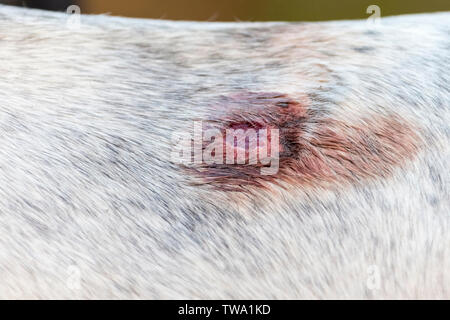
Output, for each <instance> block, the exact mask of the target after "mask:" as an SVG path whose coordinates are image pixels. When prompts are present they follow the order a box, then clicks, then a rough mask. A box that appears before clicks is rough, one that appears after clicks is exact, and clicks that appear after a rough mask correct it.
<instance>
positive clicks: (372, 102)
mask: <svg viewBox="0 0 450 320" xmlns="http://www.w3.org/2000/svg"><path fill="white" fill-rule="evenodd" d="M449 21H450V14H449V13H435V14H423V15H410V16H399V17H388V18H382V19H381V24H380V26H379V27H377V28H373V27H370V26H368V25H367V23H366V21H338V22H325V23H197V22H173V21H157V20H139V19H127V18H114V17H106V16H82V17H81V25H80V28H79V29H76V28H75V29H74V28H68V26H67V16H65V15H63V14H59V13H49V12H44V11H38V10H26V9H18V8H11V7H6V6H0V60H1V61H2V63H1V64H0V96H1V98H2V99H1V101H0V143H1V144H0V146H1V147H0V234H1V237H0V272H1V279H0V298H150V299H154V298H156V299H178V298H188V299H197V298H203V299H215V298H219V299H222V298H234V299H242V298H248V299H253V298H256V299H265V298H277V299H297V298H306V299H310V298H311V299H324V298H338V299H347V298H358V299H359V298H361V299H367V298H369V299H370V298H450V275H449V273H448V272H447V271H448V270H449V269H450V232H449V222H450V216H449V212H450V210H449V209H450V203H449V178H450V176H449V170H448V168H449V165H450V163H449V140H450V131H449V121H450V112H449V104H450V92H449V91H450V87H449V83H450V76H449V74H448V70H449V67H450V62H449V61H450V60H449V54H450V39H449V34H450V22H449ZM261 99H262V100H263V102H261V101H260V100H261ZM277 99H278V100H277ZM279 99H281V101H279ZM249 119H250V120H251V121H250V122H249ZM197 120H202V121H204V122H205V123H206V124H207V123H209V122H214V123H215V124H219V125H222V126H223V127H224V128H226V126H230V127H242V126H244V127H246V126H247V127H248V126H252V125H254V124H255V123H260V122H261V123H263V124H267V125H270V126H277V127H280V141H281V142H282V148H280V170H279V171H278V173H277V174H276V175H271V176H267V177H264V178H262V177H261V176H259V175H257V174H255V172H256V171H255V170H254V169H255V168H252V167H251V166H241V167H239V166H227V165H224V166H209V165H204V164H200V165H197V164H194V165H189V166H184V165H180V164H179V163H174V162H173V161H171V157H170V154H171V148H172V145H173V139H172V137H173V133H174V132H180V131H186V130H189V128H191V127H192V124H193V121H197ZM252 121H253V122H252Z"/></svg>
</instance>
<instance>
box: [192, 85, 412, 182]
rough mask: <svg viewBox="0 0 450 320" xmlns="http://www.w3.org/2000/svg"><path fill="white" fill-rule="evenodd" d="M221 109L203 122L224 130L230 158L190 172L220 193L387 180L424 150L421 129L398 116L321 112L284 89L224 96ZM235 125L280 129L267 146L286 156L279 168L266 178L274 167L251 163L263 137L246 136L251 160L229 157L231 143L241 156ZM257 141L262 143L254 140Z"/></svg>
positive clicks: (257, 129)
mask: <svg viewBox="0 0 450 320" xmlns="http://www.w3.org/2000/svg"><path fill="white" fill-rule="evenodd" d="M216 107H217V113H216V114H214V115H212V116H211V117H210V118H209V119H207V120H206V121H204V124H203V127H204V129H209V128H215V129H216V130H218V131H220V132H221V138H220V139H223V140H220V142H219V143H220V146H221V148H222V154H221V157H223V158H222V160H223V161H222V162H221V163H205V162H202V163H201V164H197V165H195V166H193V167H191V168H189V171H190V172H191V173H193V174H194V176H196V177H197V183H198V184H200V185H211V186H213V187H214V188H217V189H220V190H230V191H242V190H244V189H245V190H251V188H268V187H269V186H270V185H271V184H274V185H281V186H283V187H286V186H298V187H319V186H320V187H333V186H341V185H346V184H349V183H358V182H359V181H363V180H364V179H369V178H385V177H388V176H389V175H390V174H391V173H392V172H393V170H394V169H395V168H396V167H399V166H401V165H402V164H403V163H405V161H407V160H408V159H411V158H412V157H413V156H414V155H415V154H416V153H417V150H418V148H419V135H418V134H417V131H416V130H415V129H414V127H413V126H412V125H411V124H409V123H408V122H407V121H406V120H405V119H402V118H400V117H399V116H398V115H394V114H392V115H374V116H370V117H367V118H362V119H360V120H359V121H357V122H354V121H352V122H346V121H341V120H336V119H333V118H328V117H325V116H323V115H322V116H320V115H317V114H316V113H314V112H313V111H312V110H310V109H309V108H308V99H307V98H306V97H296V98H293V97H289V96H288V95H286V94H281V93H252V92H243V93H239V94H236V95H233V96H230V97H226V98H224V99H223V102H222V103H221V104H219V105H217V106H216ZM229 129H234V130H236V129H241V130H242V131H248V130H251V129H253V130H254V131H255V132H260V130H261V129H267V132H270V131H271V130H270V129H278V132H279V133H278V137H275V138H276V139H277V140H278V142H279V148H278V150H271V149H270V146H271V145H273V144H272V142H274V141H273V139H274V137H273V136H270V133H269V134H268V135H267V141H266V147H267V150H265V151H267V153H268V154H271V156H277V157H278V161H279V168H278V170H277V171H276V172H275V173H274V174H268V175H263V174H261V168H264V167H267V166H268V164H267V163H264V162H257V161H253V162H252V161H251V159H253V157H254V155H253V154H254V153H253V150H252V148H255V147H258V148H259V147H261V144H260V143H259V139H260V136H259V135H258V134H257V135H256V136H255V135H248V136H245V138H246V140H245V142H244V144H243V145H245V157H244V159H245V163H236V162H235V163H227V162H226V156H225V154H226V152H227V151H229V150H230V147H231V148H232V147H235V148H234V152H235V153H234V154H233V155H232V157H233V159H234V160H236V152H237V151H236V141H235V142H234V143H233V142H230V140H227V139H226V138H224V137H226V134H227V130H229ZM252 139H257V140H258V141H257V142H254V143H252ZM208 143H209V141H207V142H204V143H203V152H205V151H207V152H211V149H210V148H209V149H208ZM216 143H217V141H216ZM230 144H231V146H230ZM262 147H264V146H262ZM258 151H260V149H258ZM273 151H276V154H274V152H273ZM213 156H214V154H213Z"/></svg>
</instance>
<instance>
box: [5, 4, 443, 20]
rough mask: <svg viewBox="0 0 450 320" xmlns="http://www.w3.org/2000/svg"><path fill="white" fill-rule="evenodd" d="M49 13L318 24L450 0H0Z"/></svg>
mask: <svg viewBox="0 0 450 320" xmlns="http://www.w3.org/2000/svg"><path fill="white" fill-rule="evenodd" d="M0 2H3V3H9V4H15V5H22V6H28V7H35V8H44V9H50V10H64V9H65V8H67V7H68V6H69V5H71V4H77V5H79V6H80V8H81V12H82V13H108V14H111V15H120V16H129V17H146V18H156V19H160V18H161V19H174V20H180V19H181V20H200V21H205V20H210V21H270V20H272V21H273V20H287V21H318V20H332V19H363V18H367V17H368V16H369V14H367V13H366V9H367V7H368V6H369V5H372V4H375V5H378V6H379V7H380V8H381V16H382V17H383V16H389V15H397V14H404V13H418V12H433V11H448V10H450V0H381V1H380V0H340V1H337V0H127V1H123V0H78V1H67V0H28V1H26V0H25V1H23V0H0Z"/></svg>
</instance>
